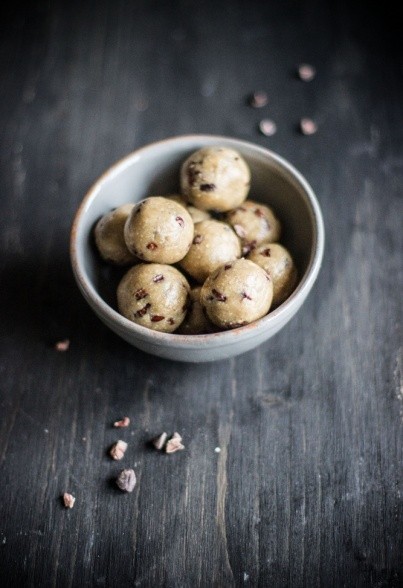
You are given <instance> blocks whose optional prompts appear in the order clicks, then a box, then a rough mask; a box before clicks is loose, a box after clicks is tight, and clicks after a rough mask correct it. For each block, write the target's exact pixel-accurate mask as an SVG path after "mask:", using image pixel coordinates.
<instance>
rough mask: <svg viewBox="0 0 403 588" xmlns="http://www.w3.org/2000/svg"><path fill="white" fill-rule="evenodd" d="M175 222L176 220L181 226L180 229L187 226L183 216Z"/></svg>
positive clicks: (178, 217)
mask: <svg viewBox="0 0 403 588" xmlns="http://www.w3.org/2000/svg"><path fill="white" fill-rule="evenodd" d="M175 220H176V222H177V223H178V225H179V226H180V227H184V226H185V221H184V220H183V218H182V217H181V216H177V217H176V218H175Z"/></svg>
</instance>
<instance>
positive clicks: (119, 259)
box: [94, 204, 138, 265]
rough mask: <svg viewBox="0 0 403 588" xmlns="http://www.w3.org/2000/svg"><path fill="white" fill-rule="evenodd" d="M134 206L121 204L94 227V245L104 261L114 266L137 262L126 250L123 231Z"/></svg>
mask: <svg viewBox="0 0 403 588" xmlns="http://www.w3.org/2000/svg"><path fill="white" fill-rule="evenodd" d="M133 208H134V204H123V206H119V208H115V209H114V210H111V211H110V212H108V213H107V214H105V215H104V216H103V217H102V218H101V219H100V220H99V221H98V222H97V224H96V226H95V231H94V234H95V244H96V246H97V248H98V251H99V253H100V255H101V257H102V259H104V260H105V261H108V262H110V263H113V264H115V265H130V264H134V263H136V262H137V261H138V259H137V258H136V256H135V255H133V254H132V253H131V252H130V251H129V250H128V248H127V245H126V243H125V239H124V236H123V230H124V226H125V223H126V220H127V218H128V216H129V215H130V213H131V211H132V210H133Z"/></svg>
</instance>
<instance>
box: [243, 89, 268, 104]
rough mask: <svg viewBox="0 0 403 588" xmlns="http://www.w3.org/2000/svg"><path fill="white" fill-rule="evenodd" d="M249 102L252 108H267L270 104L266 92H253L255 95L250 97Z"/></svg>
mask: <svg viewBox="0 0 403 588" xmlns="http://www.w3.org/2000/svg"><path fill="white" fill-rule="evenodd" d="M248 102H249V105H250V106H252V108H263V106H266V104H267V102H268V97H267V94H266V92H263V91H262V90H260V91H257V92H253V94H252V95H251V96H249V100H248Z"/></svg>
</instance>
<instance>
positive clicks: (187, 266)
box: [179, 219, 241, 283]
mask: <svg viewBox="0 0 403 588" xmlns="http://www.w3.org/2000/svg"><path fill="white" fill-rule="evenodd" d="M240 256H241V244H240V241H239V239H238V237H237V236H236V235H235V233H234V231H233V230H232V229H231V228H230V227H229V226H228V225H227V224H225V223H222V222H220V221H216V220H213V219H211V220H205V221H202V222H201V223H197V224H196V225H195V229H194V238H193V243H192V245H191V247H190V249H189V252H188V254H187V255H186V256H185V257H184V258H183V259H182V260H181V261H180V262H179V265H180V266H181V268H183V269H184V270H185V271H186V272H187V273H188V274H189V275H190V276H192V278H194V279H195V280H197V281H198V282H200V283H202V282H204V280H205V279H206V278H207V276H208V275H209V274H211V272H213V271H214V270H215V269H216V268H218V267H220V266H221V265H223V264H224V263H228V262H230V261H233V260H234V259H237V258H238V257H240Z"/></svg>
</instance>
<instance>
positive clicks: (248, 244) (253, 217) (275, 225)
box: [225, 200, 281, 254]
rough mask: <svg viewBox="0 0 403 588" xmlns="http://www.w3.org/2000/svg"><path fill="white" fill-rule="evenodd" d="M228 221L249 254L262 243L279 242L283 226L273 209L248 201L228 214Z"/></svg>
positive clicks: (245, 252) (245, 251) (244, 250)
mask: <svg viewBox="0 0 403 588" xmlns="http://www.w3.org/2000/svg"><path fill="white" fill-rule="evenodd" d="M225 218H226V221H227V223H228V224H230V225H231V226H232V228H233V229H234V231H235V232H236V234H237V235H238V237H239V238H240V239H241V242H242V248H243V253H244V254H247V253H249V251H250V250H251V249H253V248H254V247H256V246H257V245H260V243H265V242H274V241H278V240H279V238H280V234H281V224H280V221H279V220H278V218H277V217H276V216H275V214H274V213H273V211H272V209H271V208H269V207H268V206H265V205H264V204H261V203H260V202H254V201H253V200H246V201H245V202H243V203H242V204H241V206H238V207H237V208H235V209H234V210H231V211H230V212H228V213H227V214H226V217H225Z"/></svg>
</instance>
